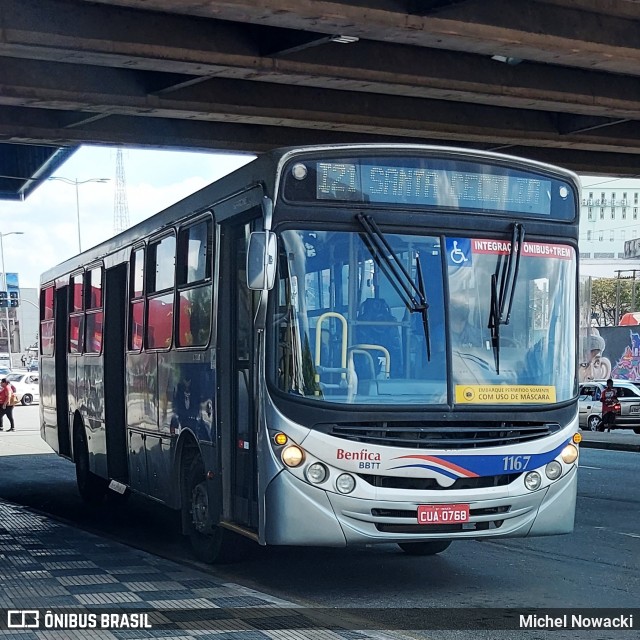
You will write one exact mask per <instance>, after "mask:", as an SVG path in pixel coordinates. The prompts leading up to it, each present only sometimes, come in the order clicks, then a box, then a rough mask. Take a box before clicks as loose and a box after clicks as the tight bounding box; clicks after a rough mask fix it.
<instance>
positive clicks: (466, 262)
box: [445, 238, 473, 267]
mask: <svg viewBox="0 0 640 640" xmlns="http://www.w3.org/2000/svg"><path fill="white" fill-rule="evenodd" d="M445 248H446V250H447V264H448V265H449V266H450V267H470V266H471V265H472V264H473V261H472V259H471V239H470V238H446V239H445Z"/></svg>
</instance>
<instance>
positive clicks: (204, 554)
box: [182, 456, 239, 564]
mask: <svg viewBox="0 0 640 640" xmlns="http://www.w3.org/2000/svg"><path fill="white" fill-rule="evenodd" d="M185 488H186V496H185V498H186V499H185V500H184V501H183V507H182V508H183V509H187V511H188V513H187V514H186V515H187V521H188V523H189V542H190V543H191V549H192V551H193V554H194V555H195V556H196V558H198V560H200V561H202V562H206V563H207V564H224V563H228V562H235V561H237V560H238V559H239V558H238V549H237V546H236V545H235V544H234V538H235V536H234V535H233V533H232V532H231V531H227V530H225V529H224V528H222V527H215V528H214V529H213V530H212V531H207V532H205V531H204V530H203V529H204V527H205V523H206V521H207V516H208V510H209V500H208V493H207V488H206V479H205V477H204V465H203V464H202V459H201V458H200V457H199V456H197V457H195V458H194V459H193V460H192V461H191V464H190V465H189V468H188V470H187V472H186V476H185Z"/></svg>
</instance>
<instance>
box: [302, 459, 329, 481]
mask: <svg viewBox="0 0 640 640" xmlns="http://www.w3.org/2000/svg"><path fill="white" fill-rule="evenodd" d="M304 474H305V475H306V476H307V480H308V481H309V482H311V483H312V484H320V483H321V482H324V481H325V480H326V479H327V475H328V472H327V467H325V466H324V465H323V464H322V463H321V462H314V463H313V464H310V465H309V466H308V467H307V468H306V469H305V472H304Z"/></svg>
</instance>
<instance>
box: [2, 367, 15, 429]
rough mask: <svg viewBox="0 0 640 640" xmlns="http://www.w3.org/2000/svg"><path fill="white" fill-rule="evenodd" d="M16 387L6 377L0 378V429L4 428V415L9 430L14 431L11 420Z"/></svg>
mask: <svg viewBox="0 0 640 640" xmlns="http://www.w3.org/2000/svg"><path fill="white" fill-rule="evenodd" d="M15 392H16V388H15V387H14V386H13V385H12V384H10V383H9V381H8V380H7V379H6V378H2V380H0V431H2V430H3V429H4V423H3V421H4V417H5V416H7V419H8V420H9V425H10V427H9V431H15V424H14V422H13V403H14V400H15V398H14V394H15Z"/></svg>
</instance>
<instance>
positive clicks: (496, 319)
mask: <svg viewBox="0 0 640 640" xmlns="http://www.w3.org/2000/svg"><path fill="white" fill-rule="evenodd" d="M523 245H524V226H523V225H522V224H521V223H520V222H514V223H513V233H512V235H511V249H510V251H509V255H508V256H507V257H506V259H505V260H504V261H499V262H498V268H497V269H496V273H494V274H492V275H491V312H490V315H489V329H491V344H492V346H493V353H494V357H495V360H496V374H498V375H500V325H501V324H504V325H508V324H509V320H510V319H511V309H512V307H513V297H514V295H515V291H516V283H517V281H518V273H519V271H520V256H521V255H522V247H523ZM500 265H502V267H500ZM499 271H500V272H501V273H500V289H499V290H498V272H499Z"/></svg>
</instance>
